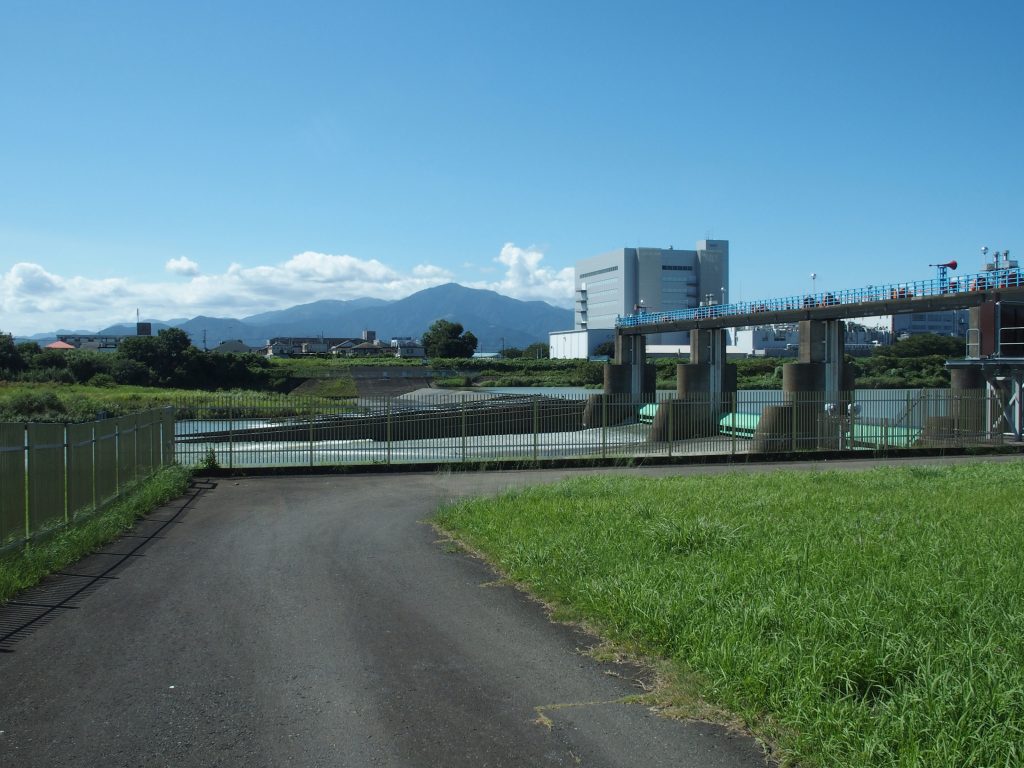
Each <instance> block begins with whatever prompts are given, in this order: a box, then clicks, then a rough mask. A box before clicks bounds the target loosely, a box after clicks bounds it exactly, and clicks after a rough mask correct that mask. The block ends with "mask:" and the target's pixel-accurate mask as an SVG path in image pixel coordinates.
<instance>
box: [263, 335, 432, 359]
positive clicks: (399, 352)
mask: <svg viewBox="0 0 1024 768" xmlns="http://www.w3.org/2000/svg"><path fill="white" fill-rule="evenodd" d="M254 351H255V352H257V353H258V354H261V355H266V356H267V357H303V356H311V355H327V354H329V355H332V356H334V357H405V358H422V357H424V356H425V355H424V352H423V345H422V344H420V342H419V340H418V339H414V338H412V337H411V336H401V337H397V338H394V339H392V340H391V342H390V343H388V344H385V343H383V342H382V341H381V340H380V339H378V338H377V333H376V332H375V331H363V333H362V336H361V338H358V339H356V338H351V337H338V338H331V337H327V336H315V337H304V336H298V337H296V336H281V337H275V338H273V339H267V343H266V345H265V346H263V347H260V348H257V349H256V350H254Z"/></svg>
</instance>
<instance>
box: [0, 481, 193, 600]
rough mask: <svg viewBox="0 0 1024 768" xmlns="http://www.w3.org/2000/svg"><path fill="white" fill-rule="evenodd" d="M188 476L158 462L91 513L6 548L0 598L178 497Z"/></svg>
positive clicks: (0, 563)
mask: <svg viewBox="0 0 1024 768" xmlns="http://www.w3.org/2000/svg"><path fill="white" fill-rule="evenodd" d="M190 479H191V472H190V471H189V470H188V469H186V468H184V467H181V466H179V465H177V464H173V465H170V466H167V467H164V468H163V469H161V470H160V471H158V472H157V473H156V474H155V475H153V477H151V478H149V479H147V480H144V481H142V482H141V483H139V485H137V486H136V487H135V488H133V489H132V490H130V491H129V492H128V493H127V494H126V495H125V496H124V497H122V498H121V499H120V500H118V501H116V502H114V503H113V504H112V505H111V506H110V507H109V508H107V509H105V510H102V511H101V512H99V513H97V514H96V515H95V516H93V517H90V518H86V519H85V520H81V521H78V522H75V523H72V524H71V525H70V526H69V527H67V528H65V529H64V530H62V531H60V532H58V533H56V534H54V535H52V536H50V537H48V538H46V539H44V540H42V541H41V542H39V543H34V542H30V543H28V544H26V545H25V546H24V547H21V548H19V549H17V550H14V551H11V552H9V553H8V554H7V555H6V556H4V557H2V558H0V603H3V602H5V601H7V600H9V599H10V598H11V596H12V595H14V594H15V593H17V592H19V591H21V590H23V589H27V588H28V587H31V586H32V585H34V584H36V583H37V582H38V581H39V580H40V579H42V578H43V577H44V576H46V575H47V574H49V573H53V572H55V571H59V570H60V569H61V568H64V567H66V566H67V565H69V564H70V563H73V562H75V561H76V560H79V559H81V558H82V557H84V556H85V555H87V554H89V553H90V552H93V551H95V550H96V549H98V548H99V547H101V546H102V545H104V544H106V543H107V542H108V541H111V540H113V539H115V538H116V537H117V536H118V535H120V534H121V533H124V532H125V531H126V530H128V529H129V528H131V526H132V525H133V524H134V522H135V520H136V519H137V518H140V517H143V516H145V515H147V514H148V513H150V512H152V511H153V510H154V509H156V508H157V507H159V506H160V505H161V504H166V503H167V502H168V501H171V500H172V499H176V498H178V497H179V496H181V495H182V494H183V493H185V491H186V489H187V488H188V484H189V480H190Z"/></svg>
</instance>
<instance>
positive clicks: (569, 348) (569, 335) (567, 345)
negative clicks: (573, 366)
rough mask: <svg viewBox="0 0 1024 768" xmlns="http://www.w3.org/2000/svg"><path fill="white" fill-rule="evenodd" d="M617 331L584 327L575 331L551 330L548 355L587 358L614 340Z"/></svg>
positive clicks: (552, 356) (569, 358) (565, 358)
mask: <svg viewBox="0 0 1024 768" xmlns="http://www.w3.org/2000/svg"><path fill="white" fill-rule="evenodd" d="M614 340H615V331H613V330H608V329H606V328H583V329H579V330H573V331H551V332H550V333H549V334H548V357H550V358H551V359H552V360H587V359H589V358H591V357H593V356H594V354H595V352H594V350H595V349H597V348H598V347H599V346H601V345H602V344H604V343H606V342H609V341H614Z"/></svg>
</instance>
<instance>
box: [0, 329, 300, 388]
mask: <svg viewBox="0 0 1024 768" xmlns="http://www.w3.org/2000/svg"><path fill="white" fill-rule="evenodd" d="M0 380H6V381H23V382H52V383H58V384H89V385H92V386H99V387H105V386H114V385H118V384H127V385H138V386H146V387H174V388H179V389H234V388H244V389H258V390H281V389H284V388H286V385H287V373H286V372H282V371H279V370H278V371H275V370H274V369H273V367H272V366H271V364H270V362H269V361H268V360H267V359H266V358H264V357H261V356H260V355H255V354H243V355H223V354H216V353H212V352H203V351H202V350H199V349H197V348H196V347H194V346H192V342H191V340H190V339H189V337H188V334H187V333H185V332H184V331H183V330H181V329H180V328H167V329H164V330H162V331H160V332H159V333H158V334H157V335H156V336H128V337H126V338H124V339H122V340H121V343H120V345H119V346H118V348H117V351H115V352H112V353H111V352H98V351H95V350H85V349H69V350H63V349H43V348H41V347H40V346H39V344H37V343H36V342H34V341H28V342H22V343H20V344H15V343H14V341H13V339H12V338H11V337H10V336H7V335H3V334H0Z"/></svg>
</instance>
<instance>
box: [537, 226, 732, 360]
mask: <svg viewBox="0 0 1024 768" xmlns="http://www.w3.org/2000/svg"><path fill="white" fill-rule="evenodd" d="M728 301H729V241H728V240H700V241H698V242H697V247H696V249H695V250H692V251H687V250H676V249H674V248H672V247H669V248H667V249H666V248H618V249H616V250H614V251H610V252H608V253H604V254H601V255H600V256H594V257H592V258H589V259H583V260H581V261H578V262H576V283H575V296H574V323H573V325H574V327H573V329H572V330H565V331H553V332H552V333H550V334H549V341H548V345H549V353H550V355H551V357H553V358H563V359H564V358H582V359H585V358H587V357H589V356H590V355H592V354H593V353H594V348H595V347H597V346H598V345H599V344H601V343H603V342H605V341H608V340H609V339H611V338H613V337H614V332H615V320H616V318H617V317H618V316H619V315H627V314H630V313H632V312H636V311H638V310H639V309H641V308H642V309H644V310H646V311H649V312H660V311H668V310H674V309H689V308H691V307H697V306H700V305H701V304H702V303H704V304H724V303H728ZM648 343H649V344H652V345H662V344H664V345H679V344H688V343H689V334H687V333H661V334H651V335H650V336H649V337H648Z"/></svg>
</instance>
